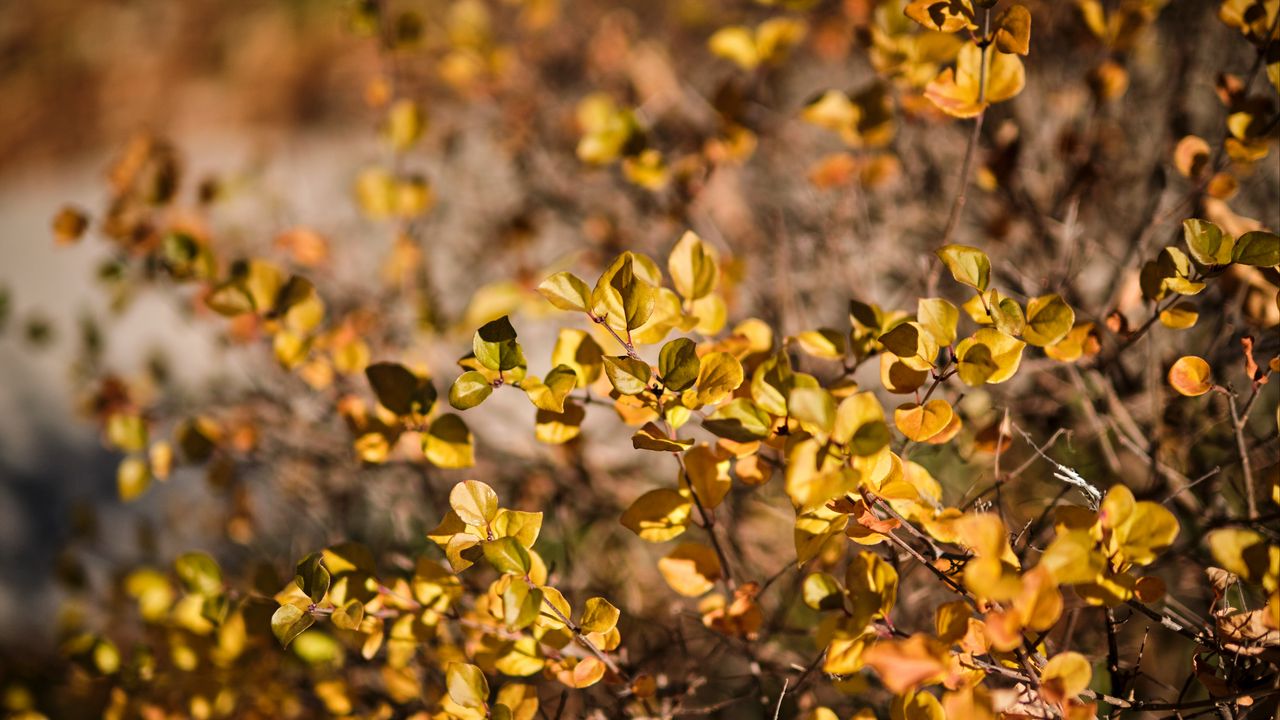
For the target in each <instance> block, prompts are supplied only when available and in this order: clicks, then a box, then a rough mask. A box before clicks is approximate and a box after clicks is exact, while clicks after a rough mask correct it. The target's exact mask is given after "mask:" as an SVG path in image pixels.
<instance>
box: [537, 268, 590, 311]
mask: <svg viewBox="0 0 1280 720" xmlns="http://www.w3.org/2000/svg"><path fill="white" fill-rule="evenodd" d="M538 292H539V293H542V296H543V297H545V298H546V299H547V300H548V301H549V302H550V303H551V304H552V305H555V306H556V307H558V308H560V309H561V310H577V311H579V312H586V311H587V308H589V307H590V306H591V288H589V287H587V284H586V283H585V282H583V281H582V279H581V278H579V277H578V276H577V275H574V274H573V273H570V272H558V273H556V274H555V275H552V276H551V277H549V278H547V279H546V280H543V281H542V284H541V285H539V286H538Z"/></svg>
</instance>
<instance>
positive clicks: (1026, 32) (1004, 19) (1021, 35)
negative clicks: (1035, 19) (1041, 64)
mask: <svg viewBox="0 0 1280 720" xmlns="http://www.w3.org/2000/svg"><path fill="white" fill-rule="evenodd" d="M996 48H997V49H999V50H1000V52H1003V53H1015V54H1017V55H1026V54H1027V52H1029V51H1030V49H1031V13H1030V12H1029V11H1028V10H1027V8H1026V7H1024V6H1022V5H1010V6H1009V7H1007V8H1005V9H1004V12H1002V13H1000V17H998V18H996Z"/></svg>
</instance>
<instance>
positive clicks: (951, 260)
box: [935, 245, 991, 292]
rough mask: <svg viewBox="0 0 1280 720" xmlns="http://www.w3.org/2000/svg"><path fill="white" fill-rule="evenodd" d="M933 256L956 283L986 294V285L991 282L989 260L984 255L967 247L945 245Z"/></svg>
mask: <svg viewBox="0 0 1280 720" xmlns="http://www.w3.org/2000/svg"><path fill="white" fill-rule="evenodd" d="M935 254H936V255H937V256H938V257H939V258H940V259H941V260H942V263H943V264H944V265H946V266H947V269H948V270H950V271H951V277H953V278H955V280H956V282H958V283H960V284H961V285H968V286H969V287H971V288H973V289H974V290H977V291H978V292H986V290H987V283H989V282H990V280H991V259H990V258H988V257H987V254H986V253H984V252H982V251H981V250H979V249H978V248H975V247H969V246H967V245H947V246H945V247H943V248H941V249H939V250H938V251H937V253H935Z"/></svg>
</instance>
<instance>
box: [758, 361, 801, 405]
mask: <svg viewBox="0 0 1280 720" xmlns="http://www.w3.org/2000/svg"><path fill="white" fill-rule="evenodd" d="M793 378H794V372H793V371H792V369H791V359H790V358H789V357H788V356H787V354H786V353H785V352H782V351H779V352H777V353H775V354H774V355H771V356H770V357H768V358H767V359H765V360H764V361H763V362H761V363H760V364H759V365H757V366H756V369H755V371H754V372H753V373H752V374H751V399H753V400H755V401H756V404H757V405H759V406H760V408H761V409H762V410H764V411H766V412H768V413H770V414H771V415H778V416H782V415H786V414H787V396H788V395H790V394H791V388H792V387H793V386H794V381H793Z"/></svg>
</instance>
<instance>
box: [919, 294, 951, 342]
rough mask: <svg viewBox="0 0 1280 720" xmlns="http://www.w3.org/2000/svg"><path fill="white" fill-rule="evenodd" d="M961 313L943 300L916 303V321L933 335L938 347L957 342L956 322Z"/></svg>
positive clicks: (930, 299) (926, 299) (924, 299)
mask: <svg viewBox="0 0 1280 720" xmlns="http://www.w3.org/2000/svg"><path fill="white" fill-rule="evenodd" d="M959 319H960V311H959V310H958V309H957V308H956V306H955V305H952V304H951V303H950V302H948V301H946V300H943V299H942V298H920V299H919V300H917V301H916V320H917V322H919V323H920V325H921V326H922V327H923V328H924V329H925V330H928V331H929V334H930V335H933V339H934V340H935V341H936V342H937V343H938V345H942V346H946V345H950V344H951V343H953V342H955V341H956V322H957V321H959Z"/></svg>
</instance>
